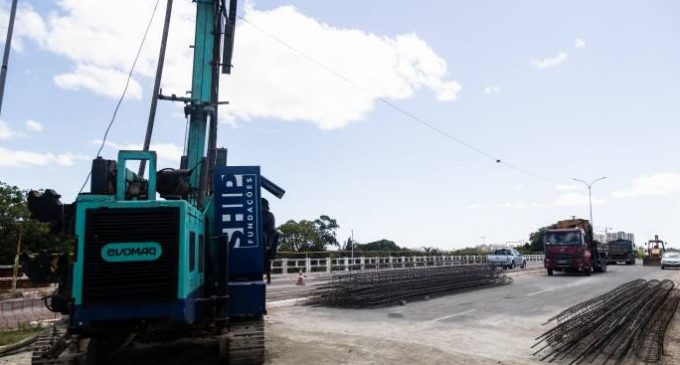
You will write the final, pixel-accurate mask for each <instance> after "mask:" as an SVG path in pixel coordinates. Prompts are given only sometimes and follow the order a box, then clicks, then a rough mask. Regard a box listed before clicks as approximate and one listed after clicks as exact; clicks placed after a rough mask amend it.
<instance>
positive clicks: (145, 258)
mask: <svg viewBox="0 0 680 365" xmlns="http://www.w3.org/2000/svg"><path fill="white" fill-rule="evenodd" d="M195 3H196V7H197V15H196V35H195V42H194V45H193V48H194V61H193V80H192V88H191V94H190V96H189V97H176V96H174V95H173V96H172V97H167V96H166V97H164V96H162V95H160V99H169V100H175V101H181V102H184V104H185V113H186V114H187V116H188V117H189V131H188V139H187V150H186V155H185V156H183V157H182V163H181V166H180V168H179V169H162V170H157V169H156V164H157V159H156V153H155V152H154V151H119V153H118V159H117V160H115V161H113V160H105V159H103V158H101V157H98V158H97V159H95V160H94V161H93V163H92V176H91V182H90V188H91V189H90V192H89V193H81V194H79V195H78V197H77V199H76V201H75V203H74V204H72V205H68V206H65V208H64V206H61V203H60V202H59V201H58V198H59V195H58V194H56V193H54V192H53V191H51V190H49V192H50V193H49V194H42V193H37V192H31V193H30V194H29V206H30V208H32V209H31V210H32V211H33V212H34V215H36V216H40V215H41V210H42V215H43V216H45V215H49V214H47V213H45V211H50V212H61V214H62V215H61V216H60V217H59V218H56V219H55V218H54V217H51V218H50V219H44V220H50V221H53V222H54V221H58V222H61V223H62V226H70V225H69V224H66V223H64V222H69V221H72V222H74V223H73V225H72V226H71V227H70V229H72V233H73V234H74V235H75V237H76V247H75V253H74V259H73V262H72V263H71V265H70V267H69V270H68V277H67V278H65V279H63V280H61V285H60V287H59V289H58V290H57V292H56V293H55V295H54V296H53V297H52V298H51V299H50V301H49V303H50V305H49V307H50V308H52V309H53V310H55V311H59V312H62V313H64V314H68V315H69V317H68V318H69V335H71V336H77V337H79V338H83V337H84V338H90V339H91V341H90V347H93V346H104V345H103V344H105V343H106V344H108V346H109V347H111V343H116V341H115V339H114V337H115V338H118V339H122V338H126V337H127V336H129V335H130V334H132V333H134V334H135V335H136V336H137V338H145V336H146V337H148V339H149V341H152V340H153V336H156V335H157V334H159V333H161V334H162V337H163V338H164V339H167V338H180V337H187V336H202V337H205V336H214V337H215V338H216V339H217V340H218V342H219V355H220V358H222V359H225V360H226V361H228V362H230V363H237V362H239V361H240V362H244V363H261V362H262V361H263V351H264V332H263V331H264V330H263V328H264V326H263V324H262V319H263V315H264V314H265V284H264V282H263V269H264V267H263V266H264V263H263V258H264V249H265V243H264V242H263V234H262V222H261V212H260V210H261V203H260V202H261V190H262V188H264V189H265V190H268V191H269V192H271V193H272V194H273V195H275V196H277V197H279V198H280V197H281V196H282V195H283V194H284V191H283V190H282V189H280V188H279V187H278V186H276V185H275V184H273V183H272V182H270V181H269V180H267V179H266V178H264V177H262V176H261V175H260V167H259V166H227V165H226V149H220V148H216V147H215V140H216V132H217V109H218V105H220V104H223V103H221V102H219V100H218V99H217V97H218V89H219V85H218V84H219V76H220V71H222V73H230V68H231V51H232V49H233V36H234V29H235V27H234V24H235V15H236V0H232V1H231V2H230V3H229V4H227V3H226V2H225V1H224V0H198V1H195ZM227 5H228V6H227ZM220 51H221V52H220ZM206 135H207V136H206ZM206 150H207V153H206ZM131 161H144V166H146V165H147V164H148V166H149V174H148V177H146V178H145V177H144V176H141V175H140V174H138V173H134V172H133V171H132V170H130V169H129V168H128V167H127V165H128V164H129V162H131ZM142 171H143V168H142V169H140V172H142ZM142 174H143V172H142ZM46 207H47V208H46ZM55 207H58V208H56V209H55ZM64 212H66V215H69V216H70V217H71V218H67V217H64ZM69 213H70V214H69ZM114 347H115V346H114ZM96 350H97V351H96V353H97V354H100V353H102V352H103V351H104V350H106V349H102V348H97V349H96ZM88 353H89V355H87V357H88V358H89V359H90V360H92V359H94V358H95V355H94V354H93V353H94V351H93V349H90V351H88ZM97 356H99V355H97ZM91 362H92V361H91Z"/></svg>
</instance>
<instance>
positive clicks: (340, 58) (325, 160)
mask: <svg viewBox="0 0 680 365" xmlns="http://www.w3.org/2000/svg"><path fill="white" fill-rule="evenodd" d="M19 2H20V7H19V12H18V16H17V23H16V28H15V35H14V38H13V43H12V53H11V56H10V62H9V72H8V78H7V86H6V90H5V95H4V101H3V105H2V114H1V115H0V181H4V182H6V183H9V184H12V185H17V186H19V187H21V188H23V189H30V188H34V189H41V188H53V189H55V190H57V191H58V192H59V193H61V194H62V196H63V198H62V200H63V201H64V202H71V201H72V200H74V199H75V196H76V195H77V193H78V191H79V189H80V186H81V185H82V184H83V182H84V180H85V178H86V176H87V173H88V171H89V168H90V163H91V160H92V158H94V156H95V155H96V153H97V150H98V148H99V143H101V140H102V137H103V134H104V130H105V128H106V125H107V124H108V122H109V121H110V120H111V116H112V113H113V110H114V107H115V105H116V102H117V100H118V98H120V96H121V93H122V91H123V88H124V86H125V82H126V77H127V74H128V72H129V70H130V67H131V65H132V62H133V59H134V56H135V54H136V52H137V48H138V47H139V44H140V42H141V39H142V35H143V33H144V29H145V27H146V25H147V22H148V21H149V18H150V16H151V14H152V12H153V9H154V5H155V4H156V0H120V1H103V0H96V1H94V0H59V1H55V2H46V1H40V0H20V1H19ZM174 3H175V5H174V7H173V18H172V22H171V29H170V35H169V44H168V51H167V55H166V66H165V70H164V75H163V80H162V88H163V93H164V94H173V93H174V94H177V95H183V94H184V93H185V91H186V90H188V89H189V88H190V77H191V56H192V51H191V48H190V47H189V45H190V44H191V43H192V41H193V27H194V16H195V5H193V3H192V2H191V1H189V0H176V1H175V2H174ZM239 6H240V9H239V16H240V17H241V18H240V19H239V21H238V23H237V30H236V43H235V53H234V60H233V64H234V68H233V72H232V75H224V76H223V78H222V80H221V83H220V85H221V90H220V99H221V100H224V101H229V103H230V104H229V105H226V106H221V107H220V118H221V123H220V126H219V128H220V130H219V137H218V144H219V145H221V146H224V147H227V148H228V149H229V164H230V165H259V166H262V171H263V175H265V176H266V177H267V178H269V179H270V180H272V181H274V182H276V183H277V184H279V185H280V186H282V187H284V188H285V189H286V190H287V194H286V195H285V197H284V198H283V199H282V200H277V199H275V198H273V197H270V199H269V200H270V204H271V207H272V210H273V212H274V213H275V215H276V218H277V222H278V223H283V222H285V221H287V220H290V219H294V220H300V219H314V218H316V217H318V216H319V215H321V214H327V215H329V216H331V217H332V218H335V219H337V221H338V223H339V225H340V227H341V228H340V229H339V231H338V238H339V239H340V240H345V239H346V238H347V237H349V236H350V235H351V234H352V232H353V234H354V238H355V240H356V241H359V242H369V241H373V240H378V239H383V238H385V239H391V240H394V241H395V242H396V243H397V244H399V245H400V246H405V247H412V248H417V247H423V246H430V247H439V248H444V249H452V248H460V247H465V246H473V245H477V244H481V243H500V244H503V243H506V242H516V241H525V240H527V239H528V236H529V234H530V232H532V231H534V230H536V229H537V228H539V227H541V226H545V225H548V224H551V223H553V222H555V221H557V220H560V219H564V218H569V217H571V216H572V215H574V216H579V217H583V218H588V214H589V213H588V194H587V189H586V188H585V186H584V184H582V183H578V182H575V181H573V180H572V179H573V178H579V179H583V180H587V181H592V180H594V179H597V178H600V177H604V176H606V177H607V179H605V180H603V181H600V182H597V183H596V184H595V185H593V220H594V225H595V227H596V231H598V232H603V231H604V230H609V231H627V232H632V233H634V234H635V235H636V241H637V242H638V243H641V242H644V241H646V240H648V239H650V238H652V237H653V235H654V234H659V235H660V237H661V238H662V239H665V240H667V241H669V242H670V243H671V245H673V244H674V243H675V242H680V225H679V224H677V217H678V216H680V168H679V167H678V162H679V161H678V160H679V157H678V156H680V144H679V143H678V142H677V141H678V136H679V135H680V123H678V119H679V117H680V107H679V106H678V101H679V100H680V87H679V86H678V85H680V66H679V65H678V59H680V42H678V39H680V24H679V23H678V22H677V17H676V15H677V14H679V13H680V3H678V2H677V1H673V0H666V1H655V2H639V1H620V0H616V1H599V2H592V1H554V2H545V1H538V0H536V1H529V0H526V1H519V0H515V1H502V2H501V1H483V0H482V1H449V0H431V1H428V2H421V3H419V4H418V5H417V6H416V5H414V2H413V1H406V0H392V1H389V2H388V1H379V0H376V1H371V2H367V1H358V0H343V1H339V0H327V1H323V2H320V1H313V0H302V1H294V2H291V1H279V0H256V1H246V2H240V3H239ZM8 9H9V1H8V0H1V1H0V29H3V31H2V32H3V33H2V38H1V39H2V40H4V39H5V35H4V30H6V28H7V17H8V15H7V14H8ZM164 13H165V1H160V5H159V6H158V8H157V10H156V13H155V16H154V20H153V22H152V26H151V28H150V32H149V36H148V38H147V41H146V43H145V45H144V47H143V49H142V53H141V57H140V59H139V61H138V63H137V65H136V68H135V71H134V72H133V75H132V79H131V82H130V85H129V88H128V92H127V95H126V97H125V99H124V100H123V103H122V104H121V108H120V111H119V112H118V115H117V118H116V121H115V124H114V125H113V127H112V129H111V132H110V134H109V136H108V139H107V144H106V146H105V148H104V149H103V152H102V155H103V156H104V157H105V158H111V159H115V157H116V153H117V150H118V149H136V148H140V147H141V144H142V141H143V139H144V129H145V127H146V120H147V117H148V112H149V103H150V95H151V92H152V88H153V77H154V74H155V65H156V60H157V56H158V47H159V43H160V34H161V29H162V20H163V15H164ZM185 124H186V120H185V118H184V115H183V112H182V109H181V105H177V104H173V103H169V102H160V104H159V107H158V113H157V118H156V127H155V130H154V136H153V140H152V149H155V150H156V151H157V152H158V154H159V161H160V162H159V166H160V167H178V165H179V162H178V161H179V158H180V156H181V154H182V151H183V145H184V131H185ZM498 160H499V161H500V162H497V161H498ZM86 191H87V189H86ZM676 246H677V245H676Z"/></svg>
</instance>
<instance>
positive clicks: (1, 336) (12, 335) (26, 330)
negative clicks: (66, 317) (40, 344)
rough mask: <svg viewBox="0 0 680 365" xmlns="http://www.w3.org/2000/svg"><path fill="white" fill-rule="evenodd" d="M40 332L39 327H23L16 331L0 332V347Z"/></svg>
mask: <svg viewBox="0 0 680 365" xmlns="http://www.w3.org/2000/svg"><path fill="white" fill-rule="evenodd" d="M42 330H43V328H41V327H23V328H19V329H16V330H9V331H2V332H0V346H4V345H10V344H13V343H16V342H19V341H21V340H23V339H26V338H29V337H31V336H33V335H36V334H38V332H40V331H42Z"/></svg>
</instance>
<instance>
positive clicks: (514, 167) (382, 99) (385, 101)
mask: <svg viewBox="0 0 680 365" xmlns="http://www.w3.org/2000/svg"><path fill="white" fill-rule="evenodd" d="M238 18H239V19H241V20H242V21H243V22H244V23H246V24H248V25H249V26H251V27H252V28H253V29H255V30H257V31H259V32H261V33H262V34H264V35H266V36H267V37H269V38H271V39H272V40H274V41H276V42H278V43H279V44H281V45H283V46H284V47H286V48H288V49H289V50H291V51H293V52H294V53H297V54H298V55H300V56H302V57H304V58H306V59H307V60H308V61H310V62H312V63H314V64H315V65H317V66H319V67H321V68H322V69H324V70H326V71H327V72H329V73H331V74H333V75H334V76H336V77H338V78H339V79H341V80H343V81H345V82H347V83H348V84H350V85H352V86H354V87H356V88H357V89H359V90H361V91H363V92H364V93H366V94H368V95H370V96H371V97H373V98H375V99H376V100H378V101H380V102H382V103H383V104H385V105H387V106H388V107H390V108H392V109H393V110H395V111H397V112H398V113H401V114H403V115H404V116H406V117H408V118H409V119H411V120H412V121H415V122H417V123H419V124H421V125H422V126H424V127H426V128H428V129H430V130H432V131H434V132H435V133H438V134H440V135H442V136H444V137H445V138H448V139H449V140H451V141H453V142H455V143H457V144H459V145H461V146H463V147H465V148H467V149H469V150H471V151H473V152H475V153H477V154H479V155H480V156H482V157H484V158H487V159H489V160H492V161H494V162H496V163H498V164H503V165H505V166H506V167H508V168H510V169H512V170H515V171H517V172H520V173H522V174H525V175H528V176H531V177H534V178H537V179H541V180H544V181H549V182H552V183H555V182H558V181H557V180H555V179H552V178H549V177H545V176H542V175H539V174H536V173H533V172H531V171H529V170H526V169H524V168H521V167H519V166H517V165H514V164H512V163H509V162H506V161H504V160H502V159H501V158H500V157H498V156H495V155H493V154H491V153H489V152H487V151H484V150H483V149H481V148H478V147H476V146H474V145H472V144H470V143H468V142H465V141H463V140H461V139H460V138H457V137H455V136H454V135H452V134H450V133H449V132H447V131H445V130H443V129H441V128H439V127H437V126H435V125H434V124H432V123H430V122H428V121H426V120H424V119H423V118H420V117H418V116H417V115H415V114H413V113H412V112H409V111H408V110H406V109H404V108H402V107H400V106H399V105H397V104H395V103H393V102H392V101H390V100H389V99H387V98H385V97H382V96H378V95H376V94H375V93H374V92H372V91H371V90H369V89H367V88H365V87H364V86H362V85H360V84H359V83H357V82H355V81H353V80H352V79H350V78H349V77H347V76H345V75H343V74H342V73H340V72H338V71H336V70H334V69H332V68H331V67H329V66H327V65H326V64H324V63H323V62H321V61H319V60H317V59H315V58H314V57H312V56H310V55H308V54H306V53H304V52H303V51H301V50H299V49H297V48H295V47H294V46H292V45H291V44H290V43H288V42H286V41H284V40H283V39H281V38H279V37H277V36H276V35H274V34H272V33H270V32H267V31H266V30H264V29H263V28H262V27H260V26H258V25H257V24H254V23H252V22H251V21H249V20H247V19H246V18H245V17H243V16H241V15H239V16H238Z"/></svg>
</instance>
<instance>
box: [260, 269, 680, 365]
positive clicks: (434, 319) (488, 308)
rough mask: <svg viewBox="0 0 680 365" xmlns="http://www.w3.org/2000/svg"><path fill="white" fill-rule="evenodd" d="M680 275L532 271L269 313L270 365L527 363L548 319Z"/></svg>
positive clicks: (657, 271)
mask: <svg viewBox="0 0 680 365" xmlns="http://www.w3.org/2000/svg"><path fill="white" fill-rule="evenodd" d="M637 278H643V279H663V278H670V279H673V280H675V281H676V282H679V280H678V279H680V271H674V270H673V271H671V270H661V269H660V268H659V267H643V266H642V265H640V264H638V265H634V266H627V265H618V266H617V265H611V266H609V270H608V271H607V272H606V273H604V274H593V275H592V276H590V277H586V276H580V275H572V274H569V275H565V274H562V273H556V274H555V276H552V277H549V276H547V274H546V273H545V271H534V272H533V273H527V274H525V275H519V276H517V277H515V282H514V283H513V284H512V285H509V286H504V287H498V288H491V289H484V290H479V291H474V292H468V293H463V294H458V295H451V296H446V297H442V298H437V299H432V300H430V301H421V302H413V303H409V304H407V305H405V306H396V307H390V308H382V309H367V310H348V309H332V308H319V307H305V306H279V307H276V306H275V307H272V308H270V310H269V315H268V317H267V363H269V364H527V363H539V362H538V361H537V359H536V358H534V357H532V355H531V351H530V346H531V345H532V344H533V343H534V341H533V338H535V337H537V336H538V335H540V334H541V333H543V332H544V331H545V330H547V329H548V328H547V327H546V326H543V325H542V323H544V322H545V321H546V320H547V319H548V318H550V317H551V316H553V315H555V314H557V313H559V312H560V311H562V310H564V309H565V308H567V307H569V306H571V305H574V304H577V303H579V302H581V301H584V300H586V299H589V298H592V297H594V296H596V295H599V294H602V293H604V292H606V291H608V290H611V289H613V288H614V287H616V286H618V285H620V284H623V283H625V282H628V281H630V280H634V279H637Z"/></svg>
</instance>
